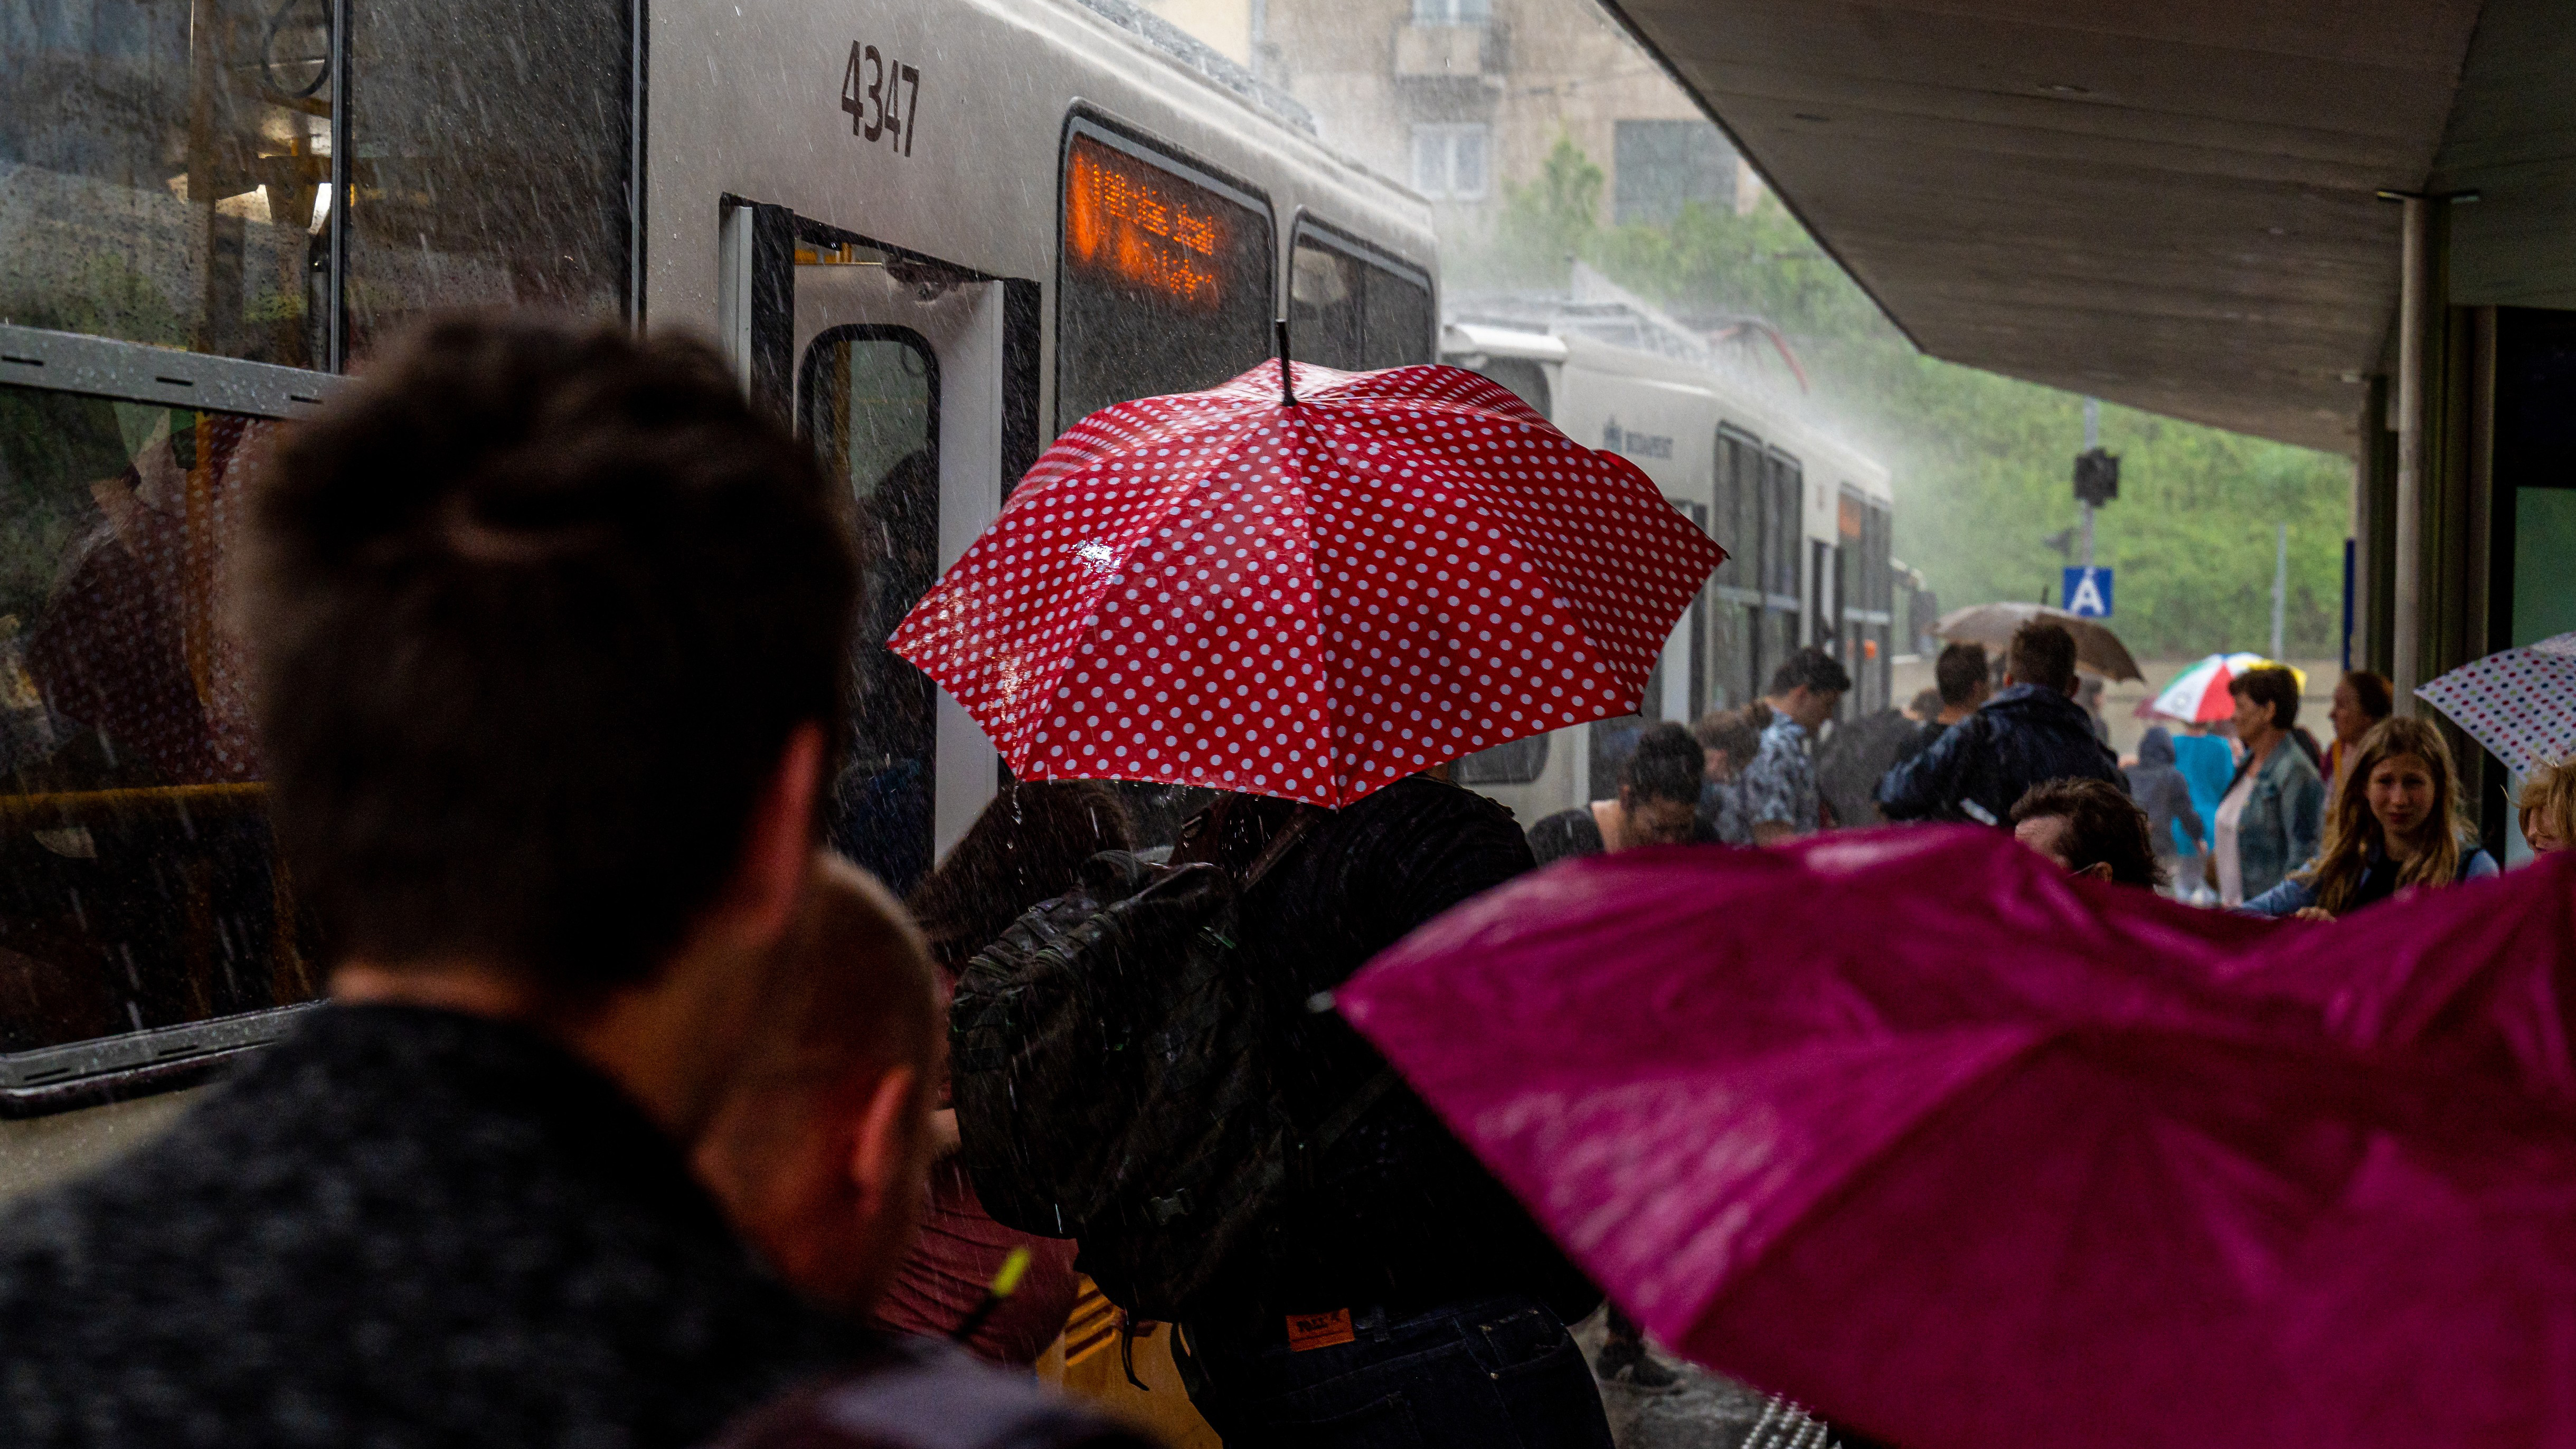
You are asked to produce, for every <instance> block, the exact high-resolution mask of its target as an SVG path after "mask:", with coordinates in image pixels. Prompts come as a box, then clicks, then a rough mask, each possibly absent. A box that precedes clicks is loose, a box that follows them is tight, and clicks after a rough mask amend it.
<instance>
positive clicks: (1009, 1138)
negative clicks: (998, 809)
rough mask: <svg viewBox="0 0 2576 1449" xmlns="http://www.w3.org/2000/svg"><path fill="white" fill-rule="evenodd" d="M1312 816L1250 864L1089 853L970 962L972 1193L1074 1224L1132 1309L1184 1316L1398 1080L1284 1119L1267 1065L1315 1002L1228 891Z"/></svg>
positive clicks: (1098, 1278)
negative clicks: (1236, 867) (1258, 959)
mask: <svg viewBox="0 0 2576 1449" xmlns="http://www.w3.org/2000/svg"><path fill="white" fill-rule="evenodd" d="M1315 819H1316V812H1315V811H1314V810H1312V809H1310V808H1301V809H1300V810H1299V811H1298V812H1297V814H1296V815H1295V816H1293V817H1292V818H1291V819H1290V820H1289V822H1288V823H1287V824H1286V825H1285V826H1283V827H1282V828H1281V829H1280V830H1279V832H1278V833H1277V834H1276V835H1275V836H1273V837H1272V839H1271V841H1270V843H1269V845H1268V846H1267V847H1266V848H1265V849H1264V850H1263V851H1262V853H1261V856H1260V858H1259V859H1258V860H1257V861H1255V862H1254V864H1253V865H1252V867H1251V868H1250V869H1249V870H1247V871H1246V872H1244V874H1243V877H1242V879H1241V880H1240V881H1238V880H1237V879H1236V878H1235V877H1234V876H1233V875H1232V874H1231V873H1229V872H1228V871H1226V870H1224V869H1223V868H1221V867H1219V866H1216V865H1212V864H1207V863H1205V862H1192V863H1176V864H1171V865H1158V864H1155V863H1153V862H1151V861H1147V860H1144V859H1141V858H1139V857H1138V856H1136V855H1133V854H1130V853H1128V852H1126V851H1114V850H1113V851H1105V852H1103V853H1101V854H1099V855H1096V856H1093V857H1092V858H1091V859H1090V860H1089V861H1088V862H1086V863H1085V864H1084V866H1083V870H1082V879H1081V881H1080V882H1079V883H1078V884H1077V885H1076V886H1075V887H1074V888H1073V889H1072V890H1070V891H1068V892H1066V893H1065V894H1064V895H1063V896H1061V897H1059V898H1057V899H1055V900H1052V901H1048V902H1045V903H1044V904H1042V905H1039V906H1037V907H1035V908H1033V909H1031V910H1030V911H1029V912H1028V913H1027V914H1026V915H1023V916H1021V917H1020V919H1019V920H1017V921H1016V922H1014V923H1012V925H1011V928H1010V930H1008V931H1007V932H1005V933H1003V936H1002V938H1001V939H1000V940H998V941H996V942H994V943H993V944H992V945H990V946H988V947H986V948H985V949H984V950H983V951H981V952H979V953H978V954H977V955H976V956H975V958H974V959H973V960H972V961H969V962H968V963H967V965H966V969H965V971H964V973H963V974H962V975H961V976H960V977H959V978H958V982H957V991H956V996H955V999H954V1001H953V1003H952V1004H951V1006H950V1008H949V1018H948V1020H949V1026H948V1030H949V1054H950V1072H951V1076H952V1089H951V1096H952V1099H953V1101H954V1102H955V1105H956V1108H957V1129H958V1135H959V1137H960V1138H961V1139H962V1146H961V1148H960V1150H959V1154H958V1156H959V1160H960V1162H961V1163H962V1165H963V1166H964V1167H965V1169H966V1171H967V1174H968V1176H970V1177H971V1178H972V1179H973V1180H974V1183H975V1193H976V1196H978V1197H979V1198H981V1199H982V1200H983V1204H984V1210H985V1211H986V1212H989V1213H991V1214H992V1215H993V1217H994V1219H995V1220H996V1221H998V1222H1001V1223H1003V1224H1005V1225H1007V1226H1010V1227H1014V1228H1018V1229H1019V1230H1021V1231H1022V1232H1028V1233H1036V1234H1040V1235H1042V1236H1046V1237H1057V1238H1078V1239H1080V1240H1081V1243H1082V1248H1081V1254H1080V1257H1079V1259H1078V1266H1079V1267H1080V1268H1081V1269H1082V1271H1084V1272H1085V1273H1088V1274H1090V1275H1091V1278H1092V1280H1093V1281H1094V1282H1096V1283H1098V1284H1099V1285H1100V1291H1101V1292H1102V1293H1103V1294H1105V1295H1106V1296H1107V1297H1108V1298H1109V1301H1111V1302H1112V1303H1115V1304H1117V1305H1118V1306H1119V1307H1121V1308H1124V1309H1126V1310H1127V1311H1128V1313H1129V1314H1130V1315H1131V1316H1133V1317H1135V1318H1140V1319H1154V1320H1160V1321H1177V1320H1180V1319H1183V1318H1186V1317H1187V1316H1188V1315H1189V1313H1190V1311H1191V1309H1192V1308H1193V1307H1194V1306H1196V1305H1195V1303H1194V1300H1195V1299H1196V1297H1197V1295H1198V1294H1199V1292H1200V1291H1201V1290H1202V1289H1204V1288H1206V1287H1207V1286H1208V1284H1209V1282H1210V1280H1211V1279H1212V1278H1213V1277H1214V1276H1215V1274H1216V1273H1217V1271H1218V1270H1219V1269H1220V1268H1221V1267H1222V1266H1223V1265H1224V1264H1225V1263H1226V1262H1227V1261H1228V1260H1229V1259H1230V1258H1231V1257H1233V1256H1234V1255H1235V1254H1236V1253H1237V1252H1240V1251H1243V1250H1244V1249H1245V1248H1246V1246H1247V1245H1253V1244H1258V1243H1259V1242H1260V1240H1261V1239H1262V1238H1263V1236H1264V1235H1265V1234H1266V1233H1267V1232H1268V1231H1269V1230H1270V1229H1271V1228H1272V1227H1273V1226H1275V1225H1276V1224H1277V1223H1278V1221H1279V1220H1280V1217H1281V1215H1282V1213H1283V1211H1284V1207H1285V1204H1286V1202H1287V1200H1288V1199H1289V1198H1290V1197H1292V1196H1293V1194H1294V1192H1295V1190H1296V1187H1297V1185H1298V1184H1299V1183H1300V1182H1301V1181H1303V1180H1305V1176H1306V1174H1307V1172H1308V1171H1309V1170H1310V1165H1311V1163H1312V1161H1313V1159H1314V1158H1315V1157H1316V1156H1317V1155H1319V1154H1320V1153H1321V1152H1322V1151H1323V1149H1324V1148H1325V1147H1327V1146H1329V1145H1330V1144H1331V1142H1332V1141H1333V1140H1334V1139H1335V1138H1337V1137H1339V1136H1340V1135H1341V1133H1342V1132H1343V1131H1344V1130H1346V1129H1347V1128H1348V1127H1349V1126H1350V1124H1351V1123H1352V1122H1354V1121H1356V1120H1357V1119H1358V1117H1359V1115H1360V1113H1361V1112H1362V1111H1364V1110H1366V1109H1367V1107H1368V1106H1369V1105H1370V1103H1372V1102H1374V1101H1375V1100H1376V1099H1377V1097H1378V1096H1380V1095H1382V1094H1383V1093H1384V1092H1385V1090H1386V1088H1387V1087H1388V1086H1390V1085H1392V1083H1393V1080H1394V1078H1393V1074H1392V1073H1391V1072H1390V1073H1382V1074H1380V1076H1379V1077H1378V1078H1377V1079H1376V1080H1374V1081H1372V1082H1370V1083H1369V1084H1368V1085H1366V1086H1364V1087H1362V1088H1361V1089H1360V1090H1359V1092H1357V1093H1355V1094H1354V1096H1353V1098H1352V1100H1351V1101H1350V1102H1349V1103H1348V1104H1346V1105H1345V1106H1343V1107H1342V1108H1341V1109H1340V1110H1338V1111H1337V1112H1335V1113H1334V1115H1333V1118H1332V1120H1331V1121H1329V1122H1325V1123H1320V1124H1299V1123H1296V1122H1294V1121H1292V1120H1291V1117H1290V1114H1289V1113H1288V1111H1287V1110H1286V1108H1285V1106H1284V1105H1283V1099H1282V1097H1281V1095H1280V1093H1279V1091H1278V1090H1277V1088H1276V1086H1275V1084H1274V1080H1273V1073H1272V1063H1273V1060H1274V1056H1275V1044H1276V1043H1277V1042H1278V1041H1279V1039H1280V1036H1281V1034H1282V1028H1283V1026H1284V1025H1285V1022H1286V1018H1287V1017H1288V1014H1290V1013H1294V1012H1299V1011H1302V1010H1304V1009H1305V1004H1304V1003H1302V1002H1290V1001H1282V1000H1279V999H1277V998H1278V994H1279V989H1278V987H1277V986H1276V985H1275V983H1264V982H1261V981H1259V980H1256V979H1254V977H1253V973H1252V972H1251V971H1249V970H1247V969H1246V965H1245V963H1244V961H1243V960H1242V956H1241V953H1240V952H1239V950H1238V949H1237V946H1236V941H1237V934H1236V932H1237V925H1238V920H1237V908H1238V905H1239V903H1240V901H1241V899H1242V898H1243V896H1245V895H1246V894H1248V893H1249V892H1250V891H1251V890H1252V888H1253V887H1254V886H1255V885H1257V884H1258V883H1259V882H1260V880H1261V879H1262V877H1263V876H1265V875H1267V874H1268V873H1269V872H1270V870H1271V869H1272V868H1273V867H1274V866H1276V865H1277V864H1278V863H1279V862H1280V861H1281V860H1283V859H1285V858H1286V857H1287V856H1288V854H1289V853H1290V852H1291V851H1293V850H1294V849H1295V848H1296V845H1297V843H1298V841H1299V840H1301V839H1303V838H1304V836H1305V834H1306V832H1307V831H1308V830H1309V829H1310V828H1311V827H1312V825H1313V822H1314V820H1315ZM1196 824H1198V825H1202V826H1204V825H1207V824H1208V822H1207V821H1206V820H1205V819H1202V820H1200V821H1198V822H1196ZM1210 833H1211V834H1213V833H1215V832H1213V831H1211V832H1210ZM1185 848H1186V847H1185ZM1301 1128H1302V1130H1301Z"/></svg>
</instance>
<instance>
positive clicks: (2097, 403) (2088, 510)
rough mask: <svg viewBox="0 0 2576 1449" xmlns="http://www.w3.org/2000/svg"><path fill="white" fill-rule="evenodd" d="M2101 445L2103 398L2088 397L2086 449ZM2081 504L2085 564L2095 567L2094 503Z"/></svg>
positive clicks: (2085, 405) (2086, 401) (2085, 412)
mask: <svg viewBox="0 0 2576 1449" xmlns="http://www.w3.org/2000/svg"><path fill="white" fill-rule="evenodd" d="M2100 446H2102V400H2101V399H2100V398H2098V397H2088V398H2086V399H2085V400H2084V451H2085V452H2088V453H2089V452H2092V451H2093V450H2094V449H2095V448H2098V447H2100ZM2081 506H2082V507H2083V509H2084V566H2085V567H2086V568H2088V569H2089V568H2091V567H2093V505H2092V504H2090V503H2086V504H2083V505H2081Z"/></svg>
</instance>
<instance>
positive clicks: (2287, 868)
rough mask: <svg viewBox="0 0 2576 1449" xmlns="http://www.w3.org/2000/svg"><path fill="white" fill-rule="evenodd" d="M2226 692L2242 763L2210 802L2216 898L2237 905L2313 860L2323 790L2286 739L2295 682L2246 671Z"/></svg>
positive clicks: (2283, 675)
mask: <svg viewBox="0 0 2576 1449" xmlns="http://www.w3.org/2000/svg"><path fill="white" fill-rule="evenodd" d="M2227 692H2228V693H2229V694H2232V695H2234V696H2235V697H2236V738H2237V739H2238V741H2240V742H2241V743H2242V744H2243V745H2244V746H2245V758H2244V759H2242V760H2240V761H2238V762H2237V765H2236V778H2235V779H2234V780H2232V781H2230V782H2229V783H2228V786H2227V794H2226V795H2225V796H2224V797H2222V798H2221V799H2220V800H2219V802H2218V822H2217V823H2218V828H2217V830H2216V832H2215V834H2216V836H2217V847H2218V848H2217V852H2216V853H2217V866H2218V899H2219V903H2220V904H2221V905H2226V906H2241V905H2243V904H2244V903H2245V902H2247V901H2249V900H2252V899H2254V898H2255V897H2257V896H2259V895H2261V894H2263V893H2264V892H2265V891H2268V890H2270V889H2271V888H2272V887H2274V886H2276V885H2279V884H2280V883H2281V880H2282V878H2283V877H2284V876H2287V875H2288V874H2289V873H2290V872H2291V871H2293V870H2296V869H2298V868H2299V867H2301V866H2303V865H2306V864H2307V863H2308V862H2309V861H2311V860H2313V859H2315V858H2316V854H2317V840H2318V836H2319V834H2320V833H2321V832H2322V830H2323V828H2324V824H2325V806H2326V784H2325V779H2324V777H2322V776H2320V775H2319V774H2318V773H2317V767H2316V766H2315V765H2314V764H2311V763H2310V762H2309V760H2308V755H2307V752H2306V751H2305V750H2302V749H2300V748H2299V747H2298V745H2297V743H2296V742H2294V741H2293V740H2292V739H2291V738H2290V726H2291V725H2293V724H2295V723H2297V722H2298V718H2299V682H2298V676H2296V675H2294V674H2292V673H2291V672H2290V671H2289V670H2287V669H2283V668H2280V667H2279V666H2277V665H2276V666H2272V667H2269V668H2263V669H2249V670H2247V671H2246V672H2244V673H2243V674H2240V675H2238V676H2236V678H2234V679H2233V680H2230V681H2229V682H2228V685H2227Z"/></svg>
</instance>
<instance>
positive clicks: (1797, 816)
mask: <svg viewBox="0 0 2576 1449" xmlns="http://www.w3.org/2000/svg"><path fill="white" fill-rule="evenodd" d="M1850 688H1851V674H1850V673H1849V672H1848V671H1846V670H1845V669H1844V668H1843V666H1842V662H1841V661H1840V660H1837V659H1836V658H1834V657H1833V656H1832V655H1830V654H1827V653H1826V652H1825V651H1823V650H1822V649H1814V648H1808V649H1801V650H1799V651H1798V652H1797V653H1795V654H1792V655H1790V656H1789V657H1788V658H1786V659H1783V660H1781V661H1780V667H1779V668H1778V669H1775V670H1773V671H1772V672H1771V692H1770V693H1769V694H1766V695H1764V696H1763V697H1762V703H1763V704H1764V705H1766V706H1768V707H1769V708H1770V710H1771V722H1770V724H1769V726H1768V727H1767V728H1765V729H1764V730H1763V731H1762V752H1761V753H1760V754H1758V755H1756V756H1754V759H1753V763H1752V764H1751V765H1750V766H1748V767H1746V769H1745V771H1744V776H1743V781H1742V783H1741V785H1740V787H1739V788H1740V791H1741V793H1742V796H1743V804H1744V814H1745V819H1746V820H1747V821H1748V822H1749V823H1750V824H1751V826H1752V828H1753V842H1754V843H1755V844H1756V845H1772V844H1776V843H1778V842H1780V841H1783V840H1789V839H1792V838H1794V837H1797V836H1800V835H1813V834H1815V833H1816V832H1817V831H1818V830H1821V829H1823V828H1824V811H1823V809H1822V808H1821V806H1820V804H1819V802H1820V801H1821V800H1822V798H1823V796H1822V795H1821V794H1820V793H1819V791H1818V790H1817V788H1816V767H1815V762H1814V761H1813V760H1811V759H1810V758H1809V757H1808V744H1809V741H1811V740H1812V739H1814V738H1815V734H1816V731H1818V730H1820V729H1822V728H1824V724H1825V721H1827V720H1829V719H1832V718H1833V717H1834V707H1835V706H1836V705H1839V704H1841V703H1842V698H1843V695H1844V693H1845V692H1846V691H1848V690H1849V689H1850Z"/></svg>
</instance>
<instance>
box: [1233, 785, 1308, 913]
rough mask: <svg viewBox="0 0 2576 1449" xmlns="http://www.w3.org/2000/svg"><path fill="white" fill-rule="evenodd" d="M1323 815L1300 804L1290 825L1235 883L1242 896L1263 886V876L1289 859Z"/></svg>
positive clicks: (1277, 835) (1281, 828)
mask: <svg viewBox="0 0 2576 1449" xmlns="http://www.w3.org/2000/svg"><path fill="white" fill-rule="evenodd" d="M1323 814H1324V812H1323V811H1321V810H1318V809H1316V808H1315V807H1314V806H1312V805H1307V804H1303V803H1301V804H1299V805H1298V807H1297V811H1296V813H1295V814H1293V815H1291V816H1289V817H1288V823H1287V824H1285V825H1282V826H1280V827H1279V833H1278V834H1276V835H1274V836H1271V837H1270V843H1269V844H1268V845H1265V846H1263V847H1262V848H1261V854H1260V855H1258V856H1256V857H1254V859H1253V862H1252V864H1251V866H1250V867H1249V868H1247V869H1246V870H1245V871H1244V873H1243V878H1242V879H1241V880H1239V881H1237V882H1236V883H1235V889H1236V890H1237V891H1239V892H1241V893H1242V894H1245V895H1250V894H1251V893H1252V888H1253V887H1254V886H1257V885H1259V884H1261V878H1262V877H1263V876H1266V875H1268V874H1270V872H1271V870H1272V868H1274V867H1276V866H1277V865H1278V864H1279V862H1281V861H1283V860H1286V859H1287V858H1288V855H1289V852H1291V851H1293V850H1295V849H1296V848H1297V842H1299V841H1301V840H1304V839H1305V838H1306V836H1307V834H1308V833H1309V832H1311V831H1312V830H1313V829H1314V828H1315V822H1316V821H1317V820H1319V819H1321V818H1322V817H1323Z"/></svg>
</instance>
